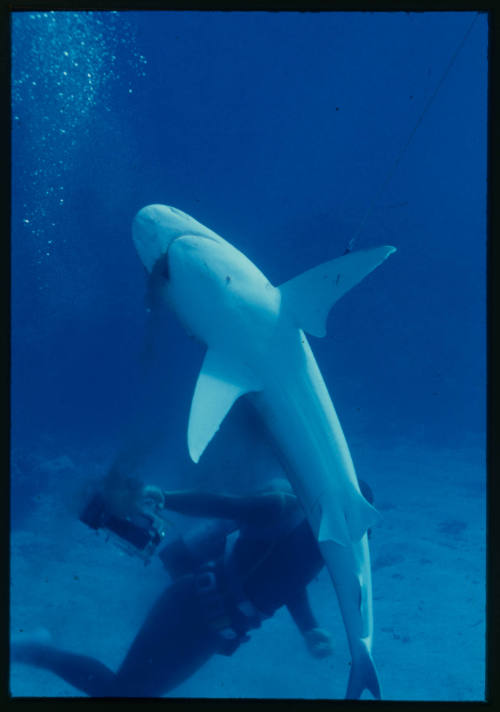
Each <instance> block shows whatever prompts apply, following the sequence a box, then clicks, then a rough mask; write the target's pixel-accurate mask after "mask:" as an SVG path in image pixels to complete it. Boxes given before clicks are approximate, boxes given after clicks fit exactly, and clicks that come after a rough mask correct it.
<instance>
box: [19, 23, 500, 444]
mask: <svg viewBox="0 0 500 712" xmlns="http://www.w3.org/2000/svg"><path fill="white" fill-rule="evenodd" d="M473 17H474V16H473V14H472V13H451V12H448V13H422V14H415V13H410V14H408V13H319V14H312V13H300V14H299V13H260V12H253V13H219V12H209V13H196V12H188V13H172V12H166V13H154V12H127V13H119V14H116V13H45V14H44V13H22V14H14V16H13V157H12V167H13V203H12V284H13V286H12V427H13V430H12V434H13V447H14V448H18V449H29V448H31V447H36V446H37V445H39V444H40V442H42V441H43V439H44V438H48V439H49V440H50V441H51V442H52V445H53V449H54V450H58V449H59V450H60V451H64V450H65V448H66V447H69V446H70V444H71V445H72V446H83V445H85V444H86V445H89V444H90V443H92V444H97V445H99V446H101V447H103V448H104V449H108V450H109V451H112V450H113V448H115V447H116V446H117V444H118V446H119V443H120V442H121V439H122V438H123V437H124V435H123V433H128V432H130V431H131V429H132V431H133V430H134V428H135V427H136V426H137V428H138V429H139V430H140V429H142V430H143V431H144V430H148V429H149V428H153V429H155V428H156V430H157V432H158V434H159V437H160V438H161V437H162V433H163V431H164V433H165V439H166V442H168V443H169V444H170V447H171V448H172V452H173V451H174V450H175V451H176V452H177V453H180V452H181V451H182V453H183V455H182V457H184V456H185V430H186V423H187V415H188V410H189V404H190V399H191V395H192V392H193V388H194V384H195V381H196V377H197V373H198V369H199V365H200V363H201V359H202V356H203V350H202V348H201V346H200V345H199V344H197V343H196V342H194V341H192V340H190V339H189V338H188V337H187V336H186V335H185V334H184V333H183V331H182V329H181V327H180V326H178V325H177V324H176V322H175V320H174V318H171V317H167V318H166V320H165V328H164V332H163V336H162V337H160V338H158V337H157V338H156V347H155V349H156V350H155V352H154V353H155V356H153V358H152V360H150V361H147V360H146V361H145V360H144V359H143V357H142V352H143V349H144V341H145V337H146V336H147V328H146V320H147V313H146V310H145V302H144V293H145V279H144V273H143V268H142V266H141V263H140V261H139V260H138V258H137V255H136V253H135V250H134V247H133V244H132V240H131V231H130V226H131V221H132V218H133V216H134V213H135V212H136V211H137V210H138V209H139V208H141V207H142V206H143V205H146V204H148V203H153V202H161V203H166V204H170V205H173V206H176V207H178V208H180V209H182V210H184V211H185V212H187V213H189V214H192V215H193V216H194V217H195V218H197V219H198V220H200V221H201V222H203V223H205V224H206V225H208V226H209V227H211V228H212V229H214V230H215V231H216V232H218V233H219V234H221V235H222V236H223V237H225V238H226V239H227V240H229V241H230V242H232V243H233V244H234V245H236V246H237V247H238V248H240V249H241V250H242V251H243V252H245V253H246V254H247V255H248V256H249V257H250V258H251V259H252V260H253V261H254V262H255V263H256V264H257V265H258V266H259V267H260V268H261V269H262V270H263V271H264V272H265V273H266V275H267V276H268V277H269V279H270V280H271V281H272V282H273V283H274V284H279V283H280V282H282V281H285V280H287V279H289V278H290V277H292V276H294V275H296V274H298V273H300V272H301V271H303V270H304V269H306V268H308V267H311V266H314V265H315V264H317V263H319V262H322V261H325V260H328V259H331V258H333V257H336V256H338V255H340V254H342V253H343V252H344V250H345V248H346V247H347V245H348V243H349V240H350V239H351V238H353V236H354V235H355V234H356V232H357V230H358V228H359V227H360V226H361V225H362V229H361V232H360V233H359V236H358V237H357V238H356V241H355V244H354V249H356V248H364V247H370V246H375V245H379V244H392V245H395V246H396V247H397V248H398V252H397V253H395V255H393V256H391V258H390V259H389V260H388V261H387V262H386V263H384V265H383V266H381V267H380V268H378V269H377V270H376V271H375V272H374V273H373V274H372V275H370V276H369V277H368V278H367V279H366V281H365V282H363V283H362V284H360V285H359V286H358V287H356V288H355V289H354V290H353V291H352V292H351V293H349V294H348V295H346V297H345V298H344V299H343V300H341V302H339V303H338V304H337V305H336V307H335V308H334V310H333V312H332V315H331V317H330V322H329V327H330V328H329V333H328V336H327V337H326V338H325V339H323V340H319V339H314V338H311V343H312V347H313V350H314V352H315V353H316V355H317V359H318V362H319V365H320V367H321V369H322V371H323V373H324V376H325V379H326V382H327V384H328V385H329V388H330V392H331V394H332V398H333V401H334V403H335V405H336V407H337V410H338V413H339V416H340V419H341V422H342V424H343V426H344V429H345V432H346V436H347V439H348V441H350V440H351V439H352V440H356V439H358V441H359V440H363V439H366V440H367V441H370V442H373V441H379V442H381V441H383V442H384V443H386V442H390V441H396V440H404V441H411V442H413V443H414V444H415V445H416V446H417V447H419V446H426V445H446V446H448V447H453V448H460V447H463V446H464V445H472V444H475V443H477V442H479V443H481V442H482V438H483V437H484V431H485V247H486V214H485V210H486V204H485V201H486V196H485V191H486V71H487V61H486V53H487V18H486V16H484V15H483V16H480V17H479V18H478V20H477V21H476V23H475V25H474V27H473V28H472V31H471V33H470V35H469V36H468V38H467V40H466V42H465V44H464V46H463V48H462V50H461V51H460V53H459V54H458V56H457V58H456V61H455V62H454V63H453V65H452V67H451V69H450V71H449V73H448V74H447V76H446V78H445V81H444V82H443V83H442V85H441V86H440V88H439V91H438V93H437V95H436V96H435V99H434V101H433V102H432V104H431V106H430V108H429V110H428V111H427V112H426V113H425V115H424V117H423V120H422V123H421V124H420V126H419V128H418V130H417V132H416V134H415V136H414V138H413V140H412V141H411V143H410V145H409V146H408V148H407V150H405V152H404V153H403V155H402V156H401V162H400V163H399V165H398V166H397V168H396V170H395V172H394V174H393V176H392V178H391V180H390V182H389V183H388V184H387V185H386V187H385V188H384V189H383V191H382V193H380V190H381V188H382V187H383V186H384V184H385V181H386V179H387V177H388V176H389V175H390V174H391V171H392V170H393V168H394V165H395V162H396V161H397V159H398V156H399V155H400V152H401V150H402V149H403V147H404V146H405V144H406V143H407V141H408V139H409V137H410V135H411V133H412V130H413V128H414V127H415V124H416V122H417V120H418V119H419V116H421V114H422V112H423V110H424V107H425V106H426V104H427V102H428V100H429V98H430V97H431V96H432V94H433V92H434V91H435V90H436V87H437V86H438V84H439V82H440V80H441V79H442V77H443V74H444V73H445V70H446V67H447V66H448V64H449V62H450V59H451V58H452V56H453V54H454V52H455V50H456V48H457V46H458V45H459V43H460V42H461V40H462V39H463V37H464V35H465V33H466V31H467V29H468V27H469V26H470V24H471V22H472V20H473ZM82 43H83V44H82ZM113 58H114V59H113ZM144 60H146V62H145V61H144ZM64 72H66V74H64ZM61 199H62V200H63V202H62V203H60V200H61ZM370 208H372V210H371V212H370V214H369V216H368V218H367V220H366V222H364V224H363V220H364V218H365V216H366V214H367V211H369V210H370ZM179 456H180V455H179Z"/></svg>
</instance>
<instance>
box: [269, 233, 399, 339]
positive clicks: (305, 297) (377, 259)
mask: <svg viewBox="0 0 500 712" xmlns="http://www.w3.org/2000/svg"><path fill="white" fill-rule="evenodd" d="M395 251H396V248H395V247H390V246H388V245H385V246H383V247H374V248H372V249H369V250H358V251H356V252H350V253H348V254H347V255H344V256H343V257H338V258H337V259H335V260H331V261H330V262H324V263H323V264H321V265H318V266H317V267H313V268H312V269H309V270H307V272H303V273H302V274H299V275H298V277H294V278H293V279H290V280H288V282H284V283H283V284H282V285H280V291H281V295H282V300H283V302H282V303H283V306H284V308H285V309H286V310H287V311H288V312H289V313H290V314H292V316H293V318H294V320H295V322H296V324H297V326H298V327H299V328H301V329H303V330H304V331H305V332H307V333H308V334H312V335H313V336H325V334H326V321H327V318H328V314H329V312H330V309H331V308H332V306H333V305H334V304H335V302H336V301H337V300H338V299H340V297H342V296H343V295H344V294H345V293H346V292H348V291H349V289H351V287H354V285H356V284H358V282H361V280H362V279H363V278H364V277H366V275H367V274H369V273H370V272H371V271H372V270H374V269H375V267H378V265H379V264H380V263H381V262H383V261H384V260H385V259H386V258H387V257H389V255H390V254H392V253H393V252H395Z"/></svg>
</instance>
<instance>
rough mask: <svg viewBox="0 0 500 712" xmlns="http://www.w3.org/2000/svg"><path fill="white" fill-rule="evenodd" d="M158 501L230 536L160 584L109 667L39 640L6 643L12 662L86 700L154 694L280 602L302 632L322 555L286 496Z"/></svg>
mask: <svg viewBox="0 0 500 712" xmlns="http://www.w3.org/2000/svg"><path fill="white" fill-rule="evenodd" d="M165 506H166V508H167V509H173V510H176V511H180V512H184V513H185V514H192V515H195V516H196V515H197V516H204V517H221V518H223V519H226V520H233V521H234V522H235V526H237V527H238V535H237V538H236V539H235V540H234V535H233V541H231V542H230V543H229V545H228V546H226V548H225V551H224V553H222V554H221V555H220V556H218V557H217V558H216V559H215V561H213V563H212V564H211V565H209V566H205V567H201V568H200V569H199V570H198V571H197V572H195V573H191V574H186V575H183V576H181V577H180V578H178V579H176V580H174V582H173V583H172V584H171V585H170V586H168V587H167V588H166V590H165V591H164V592H163V594H161V596H160V597H159V599H158V600H157V601H156V603H155V604H154V606H153V608H152V609H151V611H150V612H149V613H148V615H147V617H146V620H145V621H144V623H143V625H142V627H141V629H140V630H139V632H138V634H137V636H136V637H135V639H134V641H133V643H132V645H131V647H130V649H129V651H128V653H127V655H126V656H125V659H124V661H123V663H122V664H121V666H120V668H119V669H118V671H117V672H116V673H114V672H112V671H111V670H110V669H109V668H107V667H106V666H105V665H103V664H102V663H100V662H99V661H97V660H96V659H94V658H90V657H87V656H83V655H78V654H75V653H71V652H69V651H65V650H60V649H58V648H55V647H53V646H51V645H44V644H40V643H33V644H28V643H25V644H23V643H18V644H17V645H16V644H14V645H13V646H12V647H11V659H12V660H17V661H20V662H25V663H28V664H31V665H35V666H37V667H41V668H45V669H48V670H51V671H52V672H53V673H55V674H56V675H58V676H59V677H61V678H63V679H64V680H66V681H67V682H69V683H70V684H71V685H73V686H74V687H76V688H77V689H79V690H81V691H82V692H84V693H85V694H87V695H89V696H92V697H109V696H112V697H159V696H161V695H164V694H165V693H167V692H169V691H170V690H172V689H173V688H174V687H176V686H177V685H179V684H180V683H181V682H183V681H184V680H186V679H187V678H188V677H190V675H192V674H193V673H194V672H195V671H196V670H198V669H199V668H200V667H201V666H202V665H203V664H204V663H205V662H206V661H207V660H208V659H209V658H210V657H211V656H212V655H214V654H215V653H221V652H222V653H223V654H231V653H232V652H234V650H236V649H237V647H238V646H239V644H240V643H241V642H243V641H245V640H247V639H248V637H247V636H246V633H247V631H248V630H250V629H252V628H255V627H258V626H259V625H260V623H261V621H262V620H263V619H264V618H266V617H269V616H271V615H272V614H273V613H274V612H275V611H276V610H277V609H278V608H280V607H281V606H283V605H286V606H287V607H288V609H289V611H290V613H291V615H292V618H293V619H294V621H295V623H296V625H297V627H298V628H299V630H300V631H301V632H302V633H305V632H306V631H309V630H311V629H313V628H316V627H318V624H317V622H316V620H315V618H314V615H313V613H312V611H311V608H310V606H309V603H308V599H307V593H306V586H307V584H308V583H309V582H310V581H311V580H312V579H313V578H314V577H315V576H316V575H317V574H318V572H319V571H320V569H321V567H322V566H323V559H322V557H321V554H320V551H319V547H318V545H317V542H316V540H315V538H314V536H313V534H312V532H311V529H310V527H309V524H308V523H307V521H306V520H305V519H304V516H303V514H302V513H301V510H300V507H299V505H298V502H297V500H296V499H295V497H293V496H292V495H283V494H281V495H279V494H278V493H273V494H272V495H269V494H267V495H260V496H252V497H227V496H224V495H220V496H219V495H208V494H200V493H193V492H186V493H170V494H167V495H166V504H165ZM267 522H269V523H270V524H266V523H267ZM229 528H231V527H229ZM229 539H231V537H229ZM228 541H229V540H228ZM214 583H215V587H214V586H213V584H214ZM221 604H222V605H221ZM228 636H229V637H228Z"/></svg>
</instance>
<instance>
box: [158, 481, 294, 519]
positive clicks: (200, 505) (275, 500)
mask: <svg viewBox="0 0 500 712" xmlns="http://www.w3.org/2000/svg"><path fill="white" fill-rule="evenodd" d="M154 490H156V492H158V491H157V489H156V488H145V496H148V495H149V496H151V495H152V494H153V495H154V497H153V498H154V499H156V500H157V506H159V507H160V508H163V509H169V510H172V511H174V512H179V513H180V514H187V515H189V516H191V517H215V518H220V519H233V520H237V521H239V522H245V523H250V522H258V521H259V520H261V519H269V518H271V517H279V516H281V514H282V512H283V510H284V508H285V504H286V503H287V500H288V499H289V498H290V497H294V495H291V494H288V493H285V492H265V493H262V494H257V495H250V496H244V497H242V496H238V495H228V494H213V493H212V492H200V491H196V490H176V491H168V490H160V496H158V494H154Z"/></svg>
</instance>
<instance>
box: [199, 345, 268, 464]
mask: <svg viewBox="0 0 500 712" xmlns="http://www.w3.org/2000/svg"><path fill="white" fill-rule="evenodd" d="M258 390H260V386H259V384H258V383H257V382H256V380H255V379H254V377H253V376H252V374H251V373H250V371H249V370H247V369H246V368H245V367H244V366H242V365H241V364H235V363H234V362H233V361H232V360H231V359H229V358H228V357H227V356H222V355H221V354H219V353H217V352H215V351H212V350H210V349H209V350H208V351H207V353H206V354H205V360H204V361H203V365H202V367H201V371H200V375H199V376H198V381H197V383H196V388H195V390H194V396H193V401H192V403H191V411H190V413H189V424H188V449H189V454H190V456H191V459H192V460H193V461H194V462H198V460H199V459H200V457H201V455H202V454H203V451H204V450H205V448H206V446H207V445H208V443H209V442H210V440H211V439H212V438H213V436H214V435H215V433H216V432H217V431H218V429H219V428H220V426H221V423H222V421H223V420H224V418H225V417H226V415H227V413H228V412H229V411H230V410H231V406H232V405H233V403H234V402H235V400H236V399H237V398H239V397H240V396H242V395H244V394H245V393H249V392H250V391H258Z"/></svg>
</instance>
